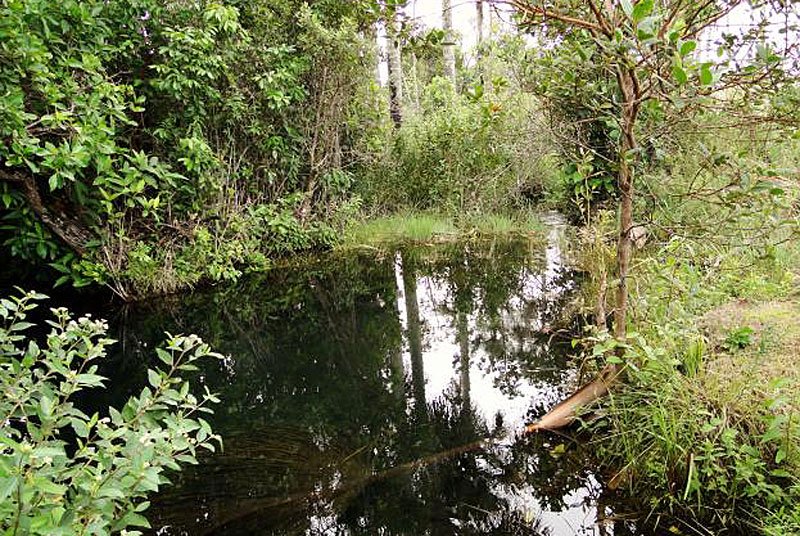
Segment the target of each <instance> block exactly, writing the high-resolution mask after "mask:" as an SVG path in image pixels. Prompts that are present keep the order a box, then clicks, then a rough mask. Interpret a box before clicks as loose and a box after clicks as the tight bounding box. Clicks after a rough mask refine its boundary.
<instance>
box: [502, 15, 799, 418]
mask: <svg viewBox="0 0 800 536" xmlns="http://www.w3.org/2000/svg"><path fill="white" fill-rule="evenodd" d="M504 3H506V2H504ZM507 3H508V4H510V5H512V6H513V7H514V8H515V10H516V11H517V13H518V16H519V23H520V25H521V26H522V27H524V28H528V29H536V30H538V31H540V32H542V33H544V34H549V35H550V36H551V37H553V38H557V39H558V40H559V42H561V43H562V46H563V44H564V43H570V44H573V43H576V42H577V43H578V45H579V46H580V41H585V42H588V43H590V45H591V47H592V50H590V51H586V50H585V47H584V54H583V55H584V57H580V56H579V57H578V58H577V59H576V60H573V61H578V62H581V63H583V62H587V61H591V62H593V64H595V65H597V66H598V67H599V68H600V69H602V71H603V72H604V73H605V75H606V76H607V77H608V81H609V82H610V83H611V86H610V88H611V91H609V94H607V95H605V96H601V98H603V97H605V98H604V99H603V100H604V102H601V103H599V104H598V106H597V108H596V109H595V113H596V114H597V115H599V116H604V117H606V118H607V119H608V120H609V122H610V123H611V124H613V125H614V127H615V129H616V135H615V139H616V151H615V154H614V155H613V159H612V165H613V169H614V170H615V172H616V186H617V192H618V196H619V201H618V209H619V210H618V211H619V223H618V237H617V248H616V249H617V251H616V277H617V286H616V303H615V307H614V326H613V334H614V337H615V339H616V345H617V346H616V353H615V356H614V357H613V358H611V359H610V362H609V364H608V365H607V366H606V367H605V368H604V369H603V371H602V372H601V374H600V375H599V377H598V378H597V379H596V380H595V381H594V382H591V383H590V384H589V385H587V386H585V387H584V388H583V389H581V390H580V391H579V392H577V393H576V394H575V395H573V397H570V399H568V400H567V401H565V403H562V404H561V405H559V406H558V407H557V408H556V410H559V411H556V414H555V415H554V416H553V417H554V418H553V420H552V421H547V419H543V422H544V421H547V422H546V424H549V425H563V424H565V423H566V422H568V421H569V420H571V416H572V413H573V411H572V410H573V409H574V408H575V407H576V406H577V405H583V404H585V403H586V402H588V401H591V400H592V399H594V398H596V397H597V396H601V395H602V394H604V393H605V392H606V391H607V389H608V385H609V383H611V382H613V381H614V379H615V378H616V377H617V376H618V374H619V372H620V370H621V367H620V364H621V363H622V361H621V357H622V355H623V354H624V348H625V344H626V338H627V329H628V308H629V307H628V278H629V271H630V262H631V255H632V251H633V235H634V232H635V229H636V227H637V226H636V224H635V223H634V217H633V208H634V197H635V191H636V190H635V183H636V173H637V170H638V169H640V167H641V165H642V162H643V148H642V145H641V144H640V142H639V139H640V138H647V137H648V136H651V135H653V132H652V131H650V132H648V128H647V125H645V122H644V121H642V116H643V110H646V111H647V112H648V113H649V114H653V113H660V114H666V113H669V112H672V113H675V114H677V115H679V116H680V115H682V116H686V115H690V114H697V113H700V112H701V111H702V110H704V109H709V108H710V106H711V104H712V102H711V100H710V97H711V96H712V95H714V94H716V95H718V96H719V95H721V94H724V96H723V97H722V98H723V100H724V99H727V101H728V102H729V103H730V101H731V100H732V99H735V98H736V95H737V94H736V93H735V90H736V89H740V88H745V87H747V88H748V93H749V92H750V91H752V88H753V87H760V88H768V87H769V88H771V87H775V86H776V84H778V83H779V82H780V81H782V80H784V78H783V77H781V61H780V57H779V56H777V55H776V54H774V53H773V52H771V51H770V50H769V48H768V47H766V50H765V51H763V52H762V53H759V54H757V55H756V56H755V57H752V58H750V61H748V62H747V63H746V65H742V64H741V63H738V62H737V61H735V60H737V58H739V57H740V54H739V52H738V50H737V45H739V46H740V45H741V44H742V43H741V42H738V43H737V42H736V41H735V40H727V48H725V46H723V48H722V49H721V50H723V52H725V51H727V56H723V59H722V60H720V61H718V62H717V63H716V64H715V63H714V62H711V61H707V60H706V61H703V59H701V58H699V56H698V55H697V54H696V53H695V51H696V49H697V45H698V39H700V38H702V37H703V34H704V32H705V31H706V30H708V29H709V28H710V27H712V26H713V25H714V24H715V23H716V22H717V21H719V20H720V19H721V18H723V17H724V16H725V15H727V14H728V13H730V12H731V11H732V10H733V9H734V8H736V7H737V6H740V5H745V4H747V2H746V1H744V0H722V1H718V2H714V1H702V0H693V1H685V0H640V1H638V2H636V3H635V4H634V3H631V2H630V1H627V0H626V1H622V2H619V3H613V2H610V1H606V2H597V1H595V0H589V1H588V2H575V1H572V0H557V1H555V2H549V3H544V2H539V1H537V0H511V1H510V2H507ZM781 9H784V10H788V9H790V8H789V7H788V5H786V6H783V7H782V8H781ZM761 16H762V17H764V16H766V15H765V14H762V15H761ZM759 28H761V33H759ZM763 31H764V29H763V25H762V26H761V27H760V26H759V25H754V32H752V33H751V34H749V35H748V36H747V43H748V44H749V43H752V42H753V41H757V40H759V39H763ZM762 47H764V45H762ZM567 67H569V65H568V64H567ZM759 118H760V119H762V120H765V119H766V118H765V117H764V116H763V115H761V116H759ZM659 127H663V125H659Z"/></svg>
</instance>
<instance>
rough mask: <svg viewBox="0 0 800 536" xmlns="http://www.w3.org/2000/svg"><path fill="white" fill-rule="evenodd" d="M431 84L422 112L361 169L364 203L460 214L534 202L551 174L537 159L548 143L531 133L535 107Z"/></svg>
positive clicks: (411, 117)
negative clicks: (454, 90)
mask: <svg viewBox="0 0 800 536" xmlns="http://www.w3.org/2000/svg"><path fill="white" fill-rule="evenodd" d="M438 80H439V79H436V78H435V79H434V80H433V82H432V83H431V84H430V86H428V88H426V92H425V95H423V102H424V103H425V106H424V110H423V111H422V112H420V113H417V114H409V115H408V117H407V118H406V120H405V121H404V123H403V125H402V126H401V127H400V129H399V130H397V131H396V132H393V133H390V134H389V135H388V136H387V140H386V142H385V143H386V147H387V148H386V149H385V151H384V152H383V154H379V155H378V156H377V158H375V157H372V158H373V159H372V160H370V161H369V162H368V167H367V168H365V169H362V171H361V173H360V175H359V181H358V182H357V190H360V193H361V195H362V196H363V197H364V200H365V202H366V203H367V204H368V205H371V206H374V207H376V208H378V209H384V210H387V209H388V210H393V209H398V208H416V209H428V208H434V207H435V208H436V209H437V210H440V211H444V212H448V211H449V212H461V211H464V210H467V211H477V210H480V209H488V210H500V209H504V208H509V207H514V206H519V205H521V204H524V203H525V202H526V201H529V200H530V199H531V198H534V197H538V196H540V195H541V194H542V192H543V189H544V187H545V186H544V184H545V182H546V179H547V178H548V176H549V175H550V174H551V173H552V172H550V171H549V170H548V162H547V161H546V159H545V158H544V156H546V155H547V153H548V150H549V141H547V140H545V139H543V138H542V137H540V136H538V131H536V129H534V128H531V123H532V122H533V121H534V120H535V114H536V111H535V103H533V102H531V101H530V99H527V98H525V96H519V97H513V98H512V97H508V98H503V99H499V100H497V101H493V100H490V99H488V98H484V97H471V96H469V95H455V94H453V93H452V91H450V92H447V93H445V92H443V91H442V89H441V87H440V84H439V83H438ZM443 95H444V96H443ZM445 96H446V97H447V98H445Z"/></svg>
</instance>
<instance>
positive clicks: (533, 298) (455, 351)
mask: <svg viewBox="0 0 800 536" xmlns="http://www.w3.org/2000/svg"><path fill="white" fill-rule="evenodd" d="M544 222H545V224H546V225H548V227H549V232H548V236H547V238H548V245H547V248H546V250H545V265H544V269H543V270H542V271H540V272H531V271H529V270H523V272H522V274H521V276H520V278H521V279H520V281H519V285H518V288H519V291H518V292H517V293H516V294H515V295H514V296H512V298H511V299H510V300H509V301H508V304H507V309H506V311H504V312H503V314H502V315H501V321H502V323H503V324H504V327H505V328H506V329H508V330H509V332H510V331H511V330H510V328H513V327H514V326H524V325H528V326H529V327H533V328H536V329H540V328H541V327H542V315H541V314H534V316H531V313H530V311H528V310H526V306H527V305H529V304H531V303H547V302H548V301H551V300H553V299H555V298H557V297H558V295H559V294H561V293H563V292H565V291H566V290H568V288H565V287H560V286H559V285H558V277H559V275H560V272H561V270H562V269H563V268H564V264H565V262H566V261H565V259H564V252H563V249H562V244H563V240H564V229H565V224H564V222H563V220H561V219H559V218H557V217H549V218H548V217H546V218H544ZM402 270H403V267H402V258H401V256H400V254H399V253H398V254H397V257H396V259H395V279H396V283H397V291H398V300H397V308H398V311H397V314H398V316H399V320H400V323H401V325H402V327H403V330H404V331H405V330H406V329H407V327H408V322H407V316H406V306H405V296H404V288H403V274H402ZM416 282H417V300H418V307H419V317H420V320H421V322H422V326H423V329H422V337H423V369H424V373H425V398H426V403H427V404H431V403H433V402H434V401H436V400H439V399H443V398H444V397H445V395H446V393H448V392H452V391H453V390H457V389H458V388H459V385H460V368H459V367H460V363H459V359H460V345H459V341H458V332H457V329H456V326H455V320H454V315H453V313H452V312H451V311H452V308H453V304H452V301H453V300H452V295H451V291H450V287H449V286H448V284H447V281H446V280H445V279H444V278H438V277H435V276H420V277H417V279H416ZM543 298H545V299H544V300H543ZM479 299H480V298H478V300H479ZM479 305H480V304H476V305H475V307H474V308H473V310H480V307H479ZM468 326H469V333H470V356H469V363H470V365H469V381H470V393H471V402H472V409H473V410H474V412H475V413H476V416H477V417H479V418H480V419H482V420H484V421H485V422H487V423H489V424H490V425H491V423H493V422H495V416H496V415H497V414H501V415H502V416H503V422H504V423H506V425H507V426H508V427H509V428H511V429H512V430H520V429H521V428H522V427H523V426H524V425H525V424H527V422H526V419H527V418H528V415H529V414H530V409H531V406H532V405H534V404H535V403H536V402H542V401H545V402H546V405H547V406H550V405H553V404H554V403H556V402H557V401H558V400H557V398H558V397H559V396H560V395H559V393H560V392H562V391H563V388H565V387H574V385H568V386H565V385H553V384H549V383H547V382H543V381H538V382H537V381H536V380H535V379H532V378H529V377H527V376H526V375H521V376H520V378H519V380H518V382H517V385H516V386H515V388H514V389H513V392H510V393H509V392H508V390H505V391H504V390H501V389H500V387H499V385H500V383H501V376H502V375H503V371H502V370H498V369H497V368H495V367H493V366H491V365H489V362H490V360H489V356H488V354H487V353H486V350H485V349H484V348H483V347H482V346H481V345H478V344H475V336H476V334H477V333H478V331H479V330H478V326H477V318H476V316H475V314H474V313H473V314H470V315H469V316H468ZM522 344H536V342H535V341H523V342H522ZM403 365H404V369H405V371H406V375H407V378H406V380H407V381H411V378H410V374H411V367H412V361H411V354H410V352H409V346H408V341H407V340H406V344H405V345H404V349H403ZM563 377H564V378H565V383H570V384H572V382H574V375H572V374H565V375H564V376H563ZM597 487H598V485H597V483H596V481H594V480H592V481H590V482H589V484H588V485H587V487H585V488H581V489H578V490H576V491H574V492H572V493H570V494H569V495H568V496H567V497H565V498H564V500H565V503H566V504H567V509H566V510H565V511H561V512H550V511H547V510H545V509H543V508H542V506H541V504H540V503H539V502H538V501H537V499H536V496H537V493H536V490H535V489H534V488H533V487H532V486H531V485H530V484H522V485H514V486H507V485H504V484H499V483H498V484H497V485H496V486H495V488H494V489H493V493H494V494H495V495H496V496H497V497H500V498H502V499H505V500H507V501H508V503H509V505H510V506H511V509H512V510H514V511H517V512H519V513H520V515H521V517H522V518H523V519H526V518H527V519H532V520H536V519H538V520H539V521H540V522H541V523H542V524H543V525H544V526H546V527H548V528H549V529H550V530H551V531H552V532H553V534H555V535H568V534H594V533H595V532H596V527H595V521H596V513H597V509H596V507H595V506H594V505H593V503H592V501H591V499H590V497H592V496H594V495H596V494H595V493H594V489H595V488H597Z"/></svg>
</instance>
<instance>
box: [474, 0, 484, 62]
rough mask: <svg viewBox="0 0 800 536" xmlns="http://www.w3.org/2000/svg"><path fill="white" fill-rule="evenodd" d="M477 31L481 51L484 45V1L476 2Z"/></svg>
mask: <svg viewBox="0 0 800 536" xmlns="http://www.w3.org/2000/svg"><path fill="white" fill-rule="evenodd" d="M475 30H476V33H475V35H476V37H477V40H478V49H479V50H480V46H481V45H482V44H483V0H475Z"/></svg>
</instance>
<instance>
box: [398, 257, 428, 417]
mask: <svg viewBox="0 0 800 536" xmlns="http://www.w3.org/2000/svg"><path fill="white" fill-rule="evenodd" d="M403 290H404V293H405V298H406V322H407V326H408V347H409V353H410V354H411V383H412V387H413V390H414V406H415V408H416V410H417V412H418V414H419V415H420V416H423V417H427V408H426V406H425V371H424V369H423V363H422V328H421V326H420V321H419V305H418V303H417V278H416V274H415V273H414V270H413V268H412V267H411V265H410V263H408V262H406V260H405V258H403Z"/></svg>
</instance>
